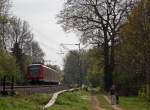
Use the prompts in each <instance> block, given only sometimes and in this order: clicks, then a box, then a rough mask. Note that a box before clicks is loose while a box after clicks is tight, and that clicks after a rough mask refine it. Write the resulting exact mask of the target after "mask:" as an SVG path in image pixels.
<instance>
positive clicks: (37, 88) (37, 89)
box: [0, 85, 69, 94]
mask: <svg viewBox="0 0 150 110" xmlns="http://www.w3.org/2000/svg"><path fill="white" fill-rule="evenodd" d="M2 88H3V87H2V86H0V90H1V91H2ZM64 89H69V87H68V86H64V85H26V86H14V88H13V90H14V91H15V93H16V94H35V93H54V92H57V91H60V90H64ZM11 90H12V89H11V87H10V86H6V91H8V92H11Z"/></svg>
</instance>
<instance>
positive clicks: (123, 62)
mask: <svg viewBox="0 0 150 110" xmlns="http://www.w3.org/2000/svg"><path fill="white" fill-rule="evenodd" d="M149 7H150V2H149V0H143V1H141V2H139V4H138V5H137V7H135V8H134V10H133V11H132V13H131V15H130V16H129V17H128V21H127V22H126V23H125V24H124V26H123V28H122V29H121V31H120V41H121V42H120V44H118V46H117V47H116V48H117V49H116V50H117V51H116V55H117V56H116V62H117V65H116V68H115V71H114V74H113V77H114V82H115V83H116V84H118V85H120V88H121V90H122V91H123V92H125V94H128V95H129V94H134V95H138V90H139V89H140V88H141V87H143V85H145V84H146V83H149V81H150V80H149V81H148V80H146V79H149V78H148V75H150V73H149V68H150V20H149V15H150V8H149ZM149 84H150V83H149Z"/></svg>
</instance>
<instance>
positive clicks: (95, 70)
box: [87, 48, 104, 87]
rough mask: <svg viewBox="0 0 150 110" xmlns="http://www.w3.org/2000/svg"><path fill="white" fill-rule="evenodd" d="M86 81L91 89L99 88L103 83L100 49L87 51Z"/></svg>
mask: <svg viewBox="0 0 150 110" xmlns="http://www.w3.org/2000/svg"><path fill="white" fill-rule="evenodd" d="M87 54H88V60H89V68H88V76H87V77H88V80H89V82H90V84H91V85H92V86H93V87H97V86H101V87H102V85H103V84H104V83H103V76H104V74H103V62H102V58H103V57H102V53H101V49H98V48H94V49H91V50H89V51H88V53H87Z"/></svg>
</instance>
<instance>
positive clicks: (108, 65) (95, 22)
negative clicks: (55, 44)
mask: <svg viewBox="0 0 150 110" xmlns="http://www.w3.org/2000/svg"><path fill="white" fill-rule="evenodd" d="M134 5H135V1H134V0H66V2H65V4H64V9H63V10H62V11H61V12H60V14H59V15H58V18H59V19H58V23H60V24H61V25H62V27H63V29H64V30H65V31H77V32H80V33H81V41H83V42H84V43H88V42H91V41H92V42H93V41H94V42H96V43H99V45H101V46H102V47H103V49H104V80H105V90H109V88H110V86H111V85H112V83H113V82H112V72H113V69H114V65H115V61H114V45H115V39H116V38H117V36H118V32H119V30H120V28H121V26H122V24H123V23H124V21H125V20H126V18H127V16H128V14H129V13H130V11H131V10H132V8H133V6H134Z"/></svg>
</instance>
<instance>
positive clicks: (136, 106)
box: [119, 97, 150, 110]
mask: <svg viewBox="0 0 150 110" xmlns="http://www.w3.org/2000/svg"><path fill="white" fill-rule="evenodd" d="M119 106H120V107H122V108H124V109H126V110H150V106H149V104H148V102H147V101H146V100H144V99H141V98H138V97H120V104H119Z"/></svg>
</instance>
